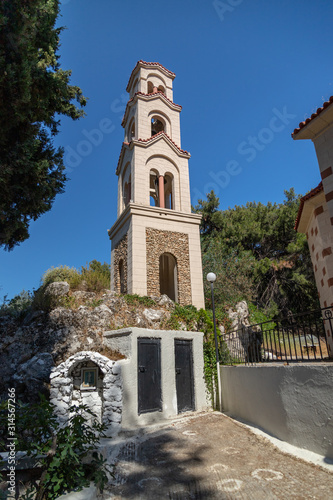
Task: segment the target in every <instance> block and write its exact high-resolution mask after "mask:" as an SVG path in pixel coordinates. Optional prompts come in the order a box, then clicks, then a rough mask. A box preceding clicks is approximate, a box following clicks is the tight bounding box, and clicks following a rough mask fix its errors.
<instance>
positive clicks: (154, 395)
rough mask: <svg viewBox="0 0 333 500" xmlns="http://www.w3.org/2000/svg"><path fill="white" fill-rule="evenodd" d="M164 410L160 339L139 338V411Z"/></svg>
mask: <svg viewBox="0 0 333 500" xmlns="http://www.w3.org/2000/svg"><path fill="white" fill-rule="evenodd" d="M152 411H162V393H161V345H160V339H148V338H140V339H138V413H139V415H140V414H141V413H148V412H152Z"/></svg>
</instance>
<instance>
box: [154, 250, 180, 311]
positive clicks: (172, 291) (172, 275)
mask: <svg viewBox="0 0 333 500" xmlns="http://www.w3.org/2000/svg"><path fill="white" fill-rule="evenodd" d="M159 267H160V272H159V277H160V293H161V295H163V294H165V295H167V296H168V297H169V298H170V299H171V300H173V301H175V302H178V277H177V261H176V259H175V257H174V256H173V255H172V254H171V253H167V252H166V253H162V255H161V256H160V266H159Z"/></svg>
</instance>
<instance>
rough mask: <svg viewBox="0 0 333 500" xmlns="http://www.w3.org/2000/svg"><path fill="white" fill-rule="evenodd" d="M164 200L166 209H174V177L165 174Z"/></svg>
mask: <svg viewBox="0 0 333 500" xmlns="http://www.w3.org/2000/svg"><path fill="white" fill-rule="evenodd" d="M164 198H165V202H164V205H165V208H170V209H174V208H175V207H174V202H173V198H174V195H173V175H172V174H165V176H164Z"/></svg>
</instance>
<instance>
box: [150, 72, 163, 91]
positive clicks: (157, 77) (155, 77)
mask: <svg viewBox="0 0 333 500" xmlns="http://www.w3.org/2000/svg"><path fill="white" fill-rule="evenodd" d="M146 80H147V83H148V81H149V80H153V82H152V83H153V84H154V86H156V87H158V85H156V80H157V81H158V83H163V85H164V88H166V86H167V85H166V82H165V80H164V78H163V77H162V76H161V75H159V74H157V73H148V75H147V77H146Z"/></svg>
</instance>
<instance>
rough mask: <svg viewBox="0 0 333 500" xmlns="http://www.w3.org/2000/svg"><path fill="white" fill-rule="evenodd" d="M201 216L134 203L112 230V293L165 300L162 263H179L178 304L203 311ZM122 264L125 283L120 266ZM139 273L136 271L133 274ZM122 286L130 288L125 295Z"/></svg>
mask: <svg viewBox="0 0 333 500" xmlns="http://www.w3.org/2000/svg"><path fill="white" fill-rule="evenodd" d="M200 220H201V216H200V215H196V214H185V213H184V212H177V211H175V210H169V209H165V208H164V209H161V208H157V207H149V206H143V205H137V204H135V203H129V205H128V206H127V207H126V209H125V210H124V212H123V213H122V214H121V216H120V217H119V218H118V219H117V221H116V223H115V224H114V225H113V227H112V228H111V229H110V232H109V235H110V238H111V240H112V250H111V267H112V270H113V272H112V273H111V276H112V281H111V289H112V290H114V291H117V292H119V293H120V292H123V293H133V294H134V293H137V294H138V295H155V296H158V295H160V261H159V257H160V255H162V254H165V253H170V254H172V255H174V256H175V258H176V259H177V279H176V281H177V297H176V298H175V299H176V301H177V302H179V304H181V305H188V304H193V305H194V306H195V307H197V308H198V309H200V308H203V307H204V296H203V287H202V271H201V269H202V263H201V248H200V238H199V225H200ZM120 261H122V262H123V263H124V265H123V275H122V276H123V279H121V272H120V271H119V262H120ZM134 270H135V272H134ZM121 282H124V283H126V284H127V287H126V290H124V289H123V290H121Z"/></svg>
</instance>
